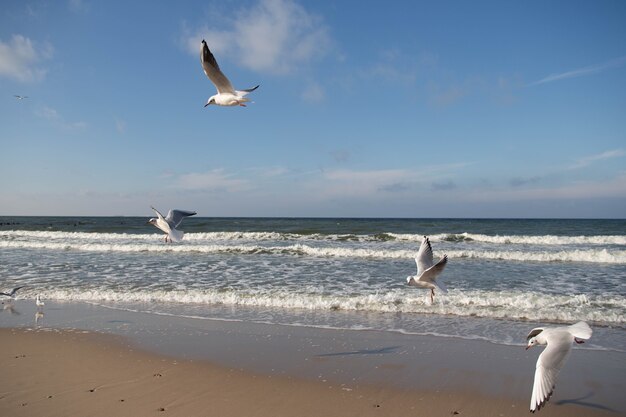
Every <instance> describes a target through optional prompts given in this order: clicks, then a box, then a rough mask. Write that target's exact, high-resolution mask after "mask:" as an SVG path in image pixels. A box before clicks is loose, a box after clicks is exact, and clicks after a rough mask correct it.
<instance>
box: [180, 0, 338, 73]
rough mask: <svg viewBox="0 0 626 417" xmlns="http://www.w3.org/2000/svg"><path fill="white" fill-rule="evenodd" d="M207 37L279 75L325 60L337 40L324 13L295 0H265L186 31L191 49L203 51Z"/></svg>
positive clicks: (223, 50)
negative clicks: (201, 43) (322, 15)
mask: <svg viewBox="0 0 626 417" xmlns="http://www.w3.org/2000/svg"><path fill="white" fill-rule="evenodd" d="M216 23H221V25H220V24H216ZM220 26H221V28H220ZM202 39H205V40H206V41H207V43H208V44H209V47H210V48H211V50H212V51H213V52H215V53H216V54H219V55H221V56H227V55H228V56H230V57H232V58H234V59H236V60H237V61H238V62H239V64H240V65H242V66H244V67H246V68H249V69H252V70H255V71H261V72H269V73H275V74H285V73H290V72H293V71H294V70H297V69H298V68H300V67H302V66H304V65H306V64H308V63H309V62H311V61H313V60H315V59H318V58H320V57H321V56H323V55H325V54H326V52H327V50H328V48H329V46H330V44H331V39H330V35H329V33H328V28H327V27H326V25H325V24H324V23H323V21H322V19H321V17H319V16H317V15H315V14H313V13H310V12H308V11H307V10H306V9H305V8H304V7H303V6H301V5H300V4H298V3H297V2H295V1H293V0H259V2H258V3H256V5H254V6H253V7H247V8H245V9H243V8H242V9H240V10H239V11H237V12H235V13H234V15H233V16H226V15H221V16H217V17H216V19H215V22H212V23H211V24H207V25H205V26H203V27H200V28H198V29H195V30H189V29H184V33H183V42H184V44H185V46H186V49H187V50H188V51H189V52H190V53H192V54H194V55H196V54H198V53H199V47H200V41H201V40H202ZM219 58H220V57H219V56H218V60H219Z"/></svg>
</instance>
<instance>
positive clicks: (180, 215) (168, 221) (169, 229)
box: [148, 207, 197, 242]
mask: <svg viewBox="0 0 626 417" xmlns="http://www.w3.org/2000/svg"><path fill="white" fill-rule="evenodd" d="M152 210H154V212H155V213H156V215H157V217H156V218H154V217H153V218H151V219H150V220H148V223H150V224H152V225H154V226H156V227H158V228H159V229H161V230H163V231H164V232H165V233H166V235H165V241H166V242H167V241H168V239H169V241H170V242H179V241H181V240H182V238H183V235H184V233H183V232H182V230H177V229H176V228H177V227H178V225H179V224H180V223H181V222H182V221H183V219H184V218H185V217H189V216H193V215H195V214H197V213H196V212H195V211H184V210H170V211H169V212H168V213H167V217H163V215H162V214H161V213H159V211H158V210H157V209H155V208H154V207H152Z"/></svg>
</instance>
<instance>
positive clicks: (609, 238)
mask: <svg viewBox="0 0 626 417" xmlns="http://www.w3.org/2000/svg"><path fill="white" fill-rule="evenodd" d="M389 236H391V237H393V238H394V239H397V240H407V241H415V242H421V241H422V239H423V238H424V237H423V236H422V235H417V234H398V233H389ZM429 238H430V240H431V241H433V242H437V241H439V242H441V241H448V242H471V241H474V242H484V243H495V244H499V245H508V244H515V245H626V236H623V235H616V236H613V235H598V236H556V235H540V236H531V235H502V236H501V235H485V234H476V233H440V234H436V235H430V236H429Z"/></svg>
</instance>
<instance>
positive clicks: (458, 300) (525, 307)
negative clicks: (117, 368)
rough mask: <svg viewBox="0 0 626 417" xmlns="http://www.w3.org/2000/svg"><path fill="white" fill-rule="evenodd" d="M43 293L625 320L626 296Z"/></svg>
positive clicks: (90, 298) (68, 297)
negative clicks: (436, 297) (431, 297)
mask: <svg viewBox="0 0 626 417" xmlns="http://www.w3.org/2000/svg"><path fill="white" fill-rule="evenodd" d="M42 295H43V297H44V298H46V299H50V300H59V301H87V302H115V303H149V304H152V305H161V304H163V303H176V304H184V305H222V306H241V307H255V308H259V307H260V308H277V309H299V310H311V311H362V312H377V313H422V314H438V315H449V316H462V317H488V318H497V319H510V320H523V321H527V320H529V321H544V322H570V321H578V320H585V321H589V322H593V323H598V324H603V325H625V324H626V299H625V298H624V297H617V296H609V297H605V296H587V295H585V294H578V295H550V294H544V293H528V292H521V291H508V292H507V291H478V290H474V291H464V292H463V291H457V290H451V291H450V292H449V293H448V294H446V295H445V296H439V299H438V300H436V302H435V304H430V301H429V300H430V299H429V297H428V296H427V294H426V292H422V291H414V292H412V293H411V292H407V291H403V290H391V291H388V292H384V293H375V294H360V295H329V294H320V293H294V292H292V291H287V290H279V289H276V290H261V291H245V290H226V291H223V290H221V291H220V290H213V289H208V290H195V289H193V290H186V291H182V290H179V291H165V290H156V289H153V290H133V291H113V290H110V289H93V290H74V289H66V290H54V291H47V292H45V293H42Z"/></svg>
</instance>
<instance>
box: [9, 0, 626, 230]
mask: <svg viewBox="0 0 626 417" xmlns="http://www.w3.org/2000/svg"><path fill="white" fill-rule="evenodd" d="M155 3H157V2H151V1H136V2H126V1H106V2H103V1H89V0H82V1H78V0H73V1H66V2H63V1H58V2H48V1H32V2H29V1H23V0H19V1H18V0H9V1H4V2H3V4H2V7H1V8H0V178H2V190H1V191H0V192H1V194H0V215H21V214H24V215H69V216H74V215H129V216H132V215H139V216H142V215H146V216H149V215H151V210H150V205H154V206H155V207H157V208H160V209H162V210H163V211H165V210H167V209H169V208H180V209H188V210H196V211H197V212H198V214H199V215H201V216H305V217H307V216H322V217H327V216H339V217H600V218H602V217H618V218H624V217H625V215H626V25H624V22H625V21H626V3H625V2H623V1H598V2H592V1H585V2H582V1H548V2H546V1H523V2H522V1H519V2H513V1H478V2H460V1H456V2H452V1H438V2H421V1H406V2H405V1H397V2H396V1H392V2H384V3H383V2H366V1H341V2H330V1H328V2H325V1H320V2H310V1H306V2H305V1H295V0H253V1H224V0H220V1H211V0H202V1H189V2H180V3H182V4H175V3H178V2H162V3H166V4H156V5H155ZM203 38H204V39H206V40H207V42H208V44H209V47H210V48H211V50H212V51H213V52H214V54H215V56H216V58H217V60H218V62H219V63H220V66H221V68H222V70H223V71H224V72H225V73H226V75H227V76H228V77H229V78H230V79H231V81H232V82H233V84H234V85H235V87H237V88H249V87H252V86H254V85H256V84H261V87H260V88H259V89H258V90H257V91H255V92H254V93H252V94H251V95H250V96H249V97H250V98H251V99H252V100H253V101H254V103H252V104H250V105H249V106H248V107H246V108H239V107H237V108H220V107H216V106H209V107H207V108H204V107H203V105H204V103H205V102H206V100H207V98H208V97H209V96H211V95H213V94H214V93H215V89H214V87H213V85H212V84H211V83H210V82H209V80H208V79H207V78H206V76H205V75H204V73H203V72H202V68H201V65H200V59H199V53H200V41H201V40H202V39H203ZM16 94H17V95H25V96H28V98H27V99H24V100H18V99H16V98H15V97H14V95H16Z"/></svg>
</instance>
